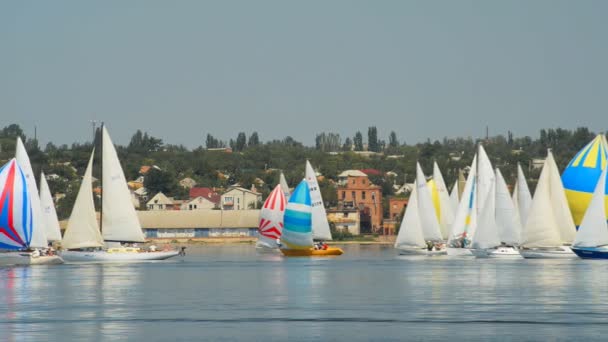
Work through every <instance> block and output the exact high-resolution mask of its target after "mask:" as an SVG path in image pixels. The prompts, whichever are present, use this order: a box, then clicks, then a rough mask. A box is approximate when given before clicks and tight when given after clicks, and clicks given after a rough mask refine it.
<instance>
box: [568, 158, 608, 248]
mask: <svg viewBox="0 0 608 342" xmlns="http://www.w3.org/2000/svg"><path fill="white" fill-rule="evenodd" d="M607 171H608V167H605V168H604V170H603V171H602V175H601V176H600V178H599V180H598V182H597V185H596V186H595V190H594V191H593V197H592V198H591V202H590V203H589V207H587V211H586V212H585V216H583V221H582V222H581V225H580V226H579V227H578V231H577V232H576V237H575V238H574V243H573V246H575V247H599V246H605V245H608V224H606V209H605V208H606V195H605V192H606V172H607Z"/></svg>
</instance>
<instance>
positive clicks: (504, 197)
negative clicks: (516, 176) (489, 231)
mask: <svg viewBox="0 0 608 342" xmlns="http://www.w3.org/2000/svg"><path fill="white" fill-rule="evenodd" d="M496 225H497V226H498V235H499V236H500V241H501V242H504V243H505V244H507V245H510V246H518V245H519V242H520V239H521V237H520V236H521V223H520V221H519V215H517V210H516V209H515V206H514V204H513V200H512V199H511V196H510V195H509V188H508V187H507V183H506V182H505V179H504V177H503V176H502V173H501V172H500V170H499V169H496Z"/></svg>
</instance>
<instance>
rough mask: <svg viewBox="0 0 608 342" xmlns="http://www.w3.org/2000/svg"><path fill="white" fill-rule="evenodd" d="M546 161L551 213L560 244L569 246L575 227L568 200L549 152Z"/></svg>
mask: <svg viewBox="0 0 608 342" xmlns="http://www.w3.org/2000/svg"><path fill="white" fill-rule="evenodd" d="M547 160H548V161H549V171H550V172H551V174H550V175H551V177H550V189H551V203H552V205H553V212H554V213H555V221H556V222H557V226H558V231H559V233H560V236H561V239H562V244H571V243H572V241H574V236H575V235H576V227H575V225H574V220H573V219H572V213H571V212H570V206H569V205H568V199H566V190H565V189H564V184H563V183H562V178H561V176H560V174H559V169H558V168H557V164H556V163H555V159H554V158H553V153H551V151H549V152H548V155H547Z"/></svg>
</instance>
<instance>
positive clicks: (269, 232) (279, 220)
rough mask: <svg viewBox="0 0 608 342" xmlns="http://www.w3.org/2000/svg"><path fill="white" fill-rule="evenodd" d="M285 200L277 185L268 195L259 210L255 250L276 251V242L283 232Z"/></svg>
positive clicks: (279, 186)
mask: <svg viewBox="0 0 608 342" xmlns="http://www.w3.org/2000/svg"><path fill="white" fill-rule="evenodd" d="M286 205H287V200H286V199H285V194H284V192H283V189H282V187H281V184H279V185H277V186H276V187H275V188H274V190H272V192H271V193H270V194H269V195H268V198H266V201H265V202H264V206H263V207H262V210H260V223H259V225H258V241H257V243H256V248H258V249H261V250H266V249H270V250H277V248H278V247H279V245H278V243H277V241H279V239H280V238H281V232H282V231H283V214H284V213H285V206H286Z"/></svg>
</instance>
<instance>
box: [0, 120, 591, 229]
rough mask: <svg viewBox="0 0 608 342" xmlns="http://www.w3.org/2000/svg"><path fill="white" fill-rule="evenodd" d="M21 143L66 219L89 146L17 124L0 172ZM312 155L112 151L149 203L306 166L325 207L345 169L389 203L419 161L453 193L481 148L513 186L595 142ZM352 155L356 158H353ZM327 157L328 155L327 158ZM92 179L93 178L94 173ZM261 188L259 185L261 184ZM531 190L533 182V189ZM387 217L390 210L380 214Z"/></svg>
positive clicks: (254, 140) (372, 137) (149, 148)
mask: <svg viewBox="0 0 608 342" xmlns="http://www.w3.org/2000/svg"><path fill="white" fill-rule="evenodd" d="M17 137H21V139H23V140H24V141H25V144H26V148H27V149H28V153H29V155H30V159H31V161H32V165H33V167H34V172H36V173H39V172H40V171H41V170H44V171H45V173H46V174H47V175H50V174H55V175H57V176H58V177H57V178H56V179H51V180H49V186H50V187H51V191H52V192H53V193H57V192H58V193H63V194H65V197H64V198H63V199H61V200H60V201H59V202H58V205H57V207H58V212H59V216H60V217H61V218H66V217H67V216H69V213H70V210H71V207H72V204H73V201H74V199H75V196H76V193H77V192H78V187H79V183H80V179H81V176H82V174H83V173H84V169H85V167H86V164H87V162H88V159H89V157H90V154H91V151H92V149H93V144H91V143H85V144H72V145H71V146H68V145H61V146H56V145H54V144H53V143H52V142H50V143H48V144H47V145H46V147H45V148H44V150H42V149H41V148H40V147H39V146H38V141H36V140H35V139H32V138H27V137H26V135H25V134H24V132H23V130H22V129H21V128H20V127H19V126H18V125H15V124H12V125H8V126H6V127H4V128H3V129H1V130H0V162H2V164H3V163H4V162H6V161H7V160H8V159H10V158H12V157H13V156H14V151H15V141H16V138H17ZM316 137H317V139H316V144H315V146H314V147H308V146H304V145H303V144H302V143H300V142H297V141H295V140H294V139H293V138H291V137H289V136H288V137H285V138H284V139H282V140H271V141H266V142H263V141H261V139H260V137H259V136H258V133H257V132H252V133H251V134H250V136H249V138H248V139H247V136H246V133H245V132H239V133H238V134H237V135H236V138H235V139H230V140H231V142H229V144H226V142H224V141H221V140H218V139H217V138H215V137H213V135H211V134H207V135H201V144H203V143H204V144H205V146H206V147H207V148H221V147H226V146H231V147H232V151H233V152H232V153H228V152H225V151H223V150H207V149H206V148H204V147H202V146H199V147H198V148H195V149H193V150H190V149H188V148H185V147H184V146H176V145H170V144H166V143H164V142H163V140H162V139H160V138H157V137H153V136H150V135H149V134H148V133H146V132H141V131H139V130H138V131H137V132H135V133H134V135H133V137H132V138H131V141H130V142H129V144H128V145H127V146H126V147H123V146H117V151H118V155H119V158H120V160H121V162H122V164H123V169H124V171H125V174H126V177H127V179H128V180H134V179H136V178H138V177H139V176H140V174H139V171H140V167H141V166H142V165H150V166H151V165H156V166H157V167H158V169H156V168H151V171H150V173H149V174H147V175H146V177H145V186H146V187H147V188H148V189H149V195H153V194H154V193H155V192H156V191H163V192H164V193H165V194H167V195H168V196H174V197H177V198H183V197H184V196H187V191H185V190H184V189H183V188H182V187H181V186H180V185H179V182H178V181H179V180H180V179H182V178H184V177H190V178H192V179H194V180H195V181H196V182H197V183H198V184H199V185H200V186H208V187H218V188H222V187H224V188H225V187H227V186H229V185H231V184H234V183H239V184H241V186H243V187H245V188H249V187H251V185H252V184H256V186H257V187H258V189H260V190H261V191H262V193H263V194H264V195H267V194H268V193H269V192H270V190H271V189H272V187H273V186H274V185H276V184H277V183H278V181H279V172H280V170H282V171H283V172H284V173H285V176H286V179H287V181H288V183H289V184H290V185H291V186H295V185H296V184H297V183H298V182H299V181H301V180H302V178H303V175H304V161H305V160H306V159H309V160H310V162H311V163H312V165H313V166H314V167H315V168H316V170H317V171H319V172H320V173H321V174H323V180H321V181H320V187H321V191H322V194H323V196H324V200H325V201H326V205H329V206H335V205H336V204H337V197H336V189H335V184H336V181H337V176H338V174H339V173H340V172H342V171H344V170H347V169H366V168H372V169H377V170H379V171H380V172H381V173H382V174H385V173H386V172H388V171H392V172H394V173H396V174H397V176H396V177H394V178H393V177H385V176H371V177H370V179H371V181H372V182H373V183H375V184H377V185H380V186H381V187H382V193H383V198H384V199H385V200H386V199H387V198H388V196H391V195H393V191H394V185H395V184H397V185H399V184H403V182H412V181H413V179H414V175H415V162H416V160H418V161H420V163H421V165H422V167H423V169H424V170H425V171H426V172H427V173H430V172H431V170H432V163H433V161H436V162H437V163H438V164H439V167H440V168H441V170H442V172H443V176H444V178H445V180H446V182H447V184H448V186H450V187H451V184H453V182H454V181H455V179H456V177H457V175H458V170H459V169H463V168H465V167H467V166H468V165H470V163H471V161H472V159H473V155H474V153H475V146H476V144H477V143H478V142H482V143H483V144H484V147H485V148H486V151H487V152H488V155H489V156H490V159H491V161H492V163H493V165H494V166H495V167H499V168H500V169H501V171H502V172H503V175H504V176H505V178H506V180H507V182H509V183H512V182H513V179H514V177H515V176H516V165H517V163H521V164H522V166H523V167H524V169H528V168H527V166H528V165H530V163H531V160H532V159H533V158H544V157H545V155H546V150H547V148H551V149H552V150H553V153H554V155H555V159H556V161H557V163H558V166H559V167H560V168H561V169H563V168H564V167H565V165H566V163H567V162H568V161H569V160H570V159H571V158H572V157H573V156H574V154H575V153H576V152H577V151H578V150H579V149H581V148H582V147H583V146H584V145H585V144H587V143H588V142H589V141H590V140H591V139H593V138H594V137H595V133H593V132H590V131H589V130H588V129H587V128H584V127H581V128H577V129H575V130H566V129H561V128H557V129H543V130H541V131H540V132H539V137H538V138H536V139H533V138H532V137H527V136H526V137H514V136H513V134H512V133H511V132H507V136H506V137H505V136H503V135H498V136H494V137H489V138H488V139H483V140H481V139H473V138H470V137H469V138H447V137H446V138H444V139H443V140H442V141H438V140H437V141H433V142H431V141H430V140H427V141H426V142H423V143H418V144H415V145H407V144H405V143H404V142H403V141H402V142H399V140H398V139H397V133H395V132H390V134H389V136H388V145H386V144H385V143H384V141H383V140H381V139H379V137H378V131H377V129H376V128H375V127H369V128H368V142H367V146H368V150H372V151H377V152H380V153H377V154H373V155H371V156H364V155H361V154H359V153H357V152H358V151H362V150H364V144H363V134H362V133H361V132H360V131H359V132H356V134H355V135H354V136H353V137H347V138H346V139H345V140H344V145H341V144H342V140H341V138H340V136H339V135H338V134H336V133H331V132H322V133H319V134H318V135H317V136H316ZM352 150H354V151H352ZM328 152H330V153H328ZM527 173H528V177H529V178H530V179H532V180H534V179H536V178H538V174H539V170H529V171H527ZM94 175H95V176H96V177H98V175H99V173H98V170H97V169H96V170H95V171H94ZM260 180H261V182H260ZM532 186H534V181H532ZM385 207H386V210H387V208H388V206H385Z"/></svg>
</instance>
